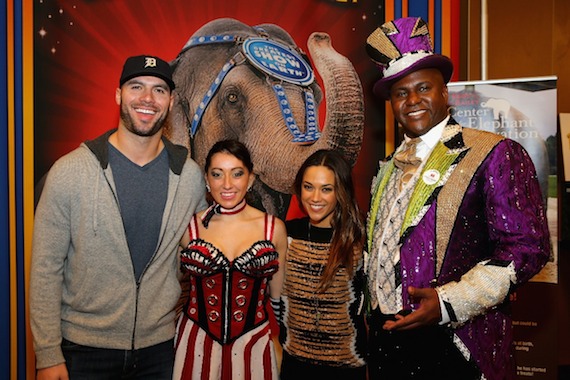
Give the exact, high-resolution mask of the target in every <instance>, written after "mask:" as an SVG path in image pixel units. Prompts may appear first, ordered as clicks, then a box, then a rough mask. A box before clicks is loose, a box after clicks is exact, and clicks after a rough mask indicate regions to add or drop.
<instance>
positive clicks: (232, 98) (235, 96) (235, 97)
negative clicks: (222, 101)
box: [228, 93, 238, 103]
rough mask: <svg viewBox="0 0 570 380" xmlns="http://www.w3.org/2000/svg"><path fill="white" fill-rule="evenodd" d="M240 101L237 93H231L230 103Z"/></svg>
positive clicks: (229, 95)
mask: <svg viewBox="0 0 570 380" xmlns="http://www.w3.org/2000/svg"><path fill="white" fill-rule="evenodd" d="M237 101H238V96H237V94H235V93H230V94H228V102H230V103H237Z"/></svg>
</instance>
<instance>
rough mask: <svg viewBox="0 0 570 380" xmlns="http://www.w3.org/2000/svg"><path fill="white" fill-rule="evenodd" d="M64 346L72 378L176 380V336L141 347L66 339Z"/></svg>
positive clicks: (83, 379) (89, 379) (84, 379)
mask: <svg viewBox="0 0 570 380" xmlns="http://www.w3.org/2000/svg"><path fill="white" fill-rule="evenodd" d="M61 349H62V350H63V356H64V357H65V361H66V363H65V364H66V366H67V371H68V372H69V378H70V379H71V380H74V379H82V380H120V379H123V380H124V379H129V380H134V379H137V380H142V379H145V380H172V369H173V366H174V342H173V341H172V339H171V340H168V341H166V342H164V343H160V344H157V345H154V346H151V347H147V348H141V349H138V350H115V349H106V348H94V347H87V346H81V345H79V344H75V343H73V342H70V341H68V340H66V339H63V342H62V343H61Z"/></svg>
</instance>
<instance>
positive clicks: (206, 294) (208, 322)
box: [174, 140, 287, 380]
mask: <svg viewBox="0 0 570 380" xmlns="http://www.w3.org/2000/svg"><path fill="white" fill-rule="evenodd" d="M205 172H206V173H205V176H206V186H207V188H208V191H209V193H210V195H211V197H212V198H213V200H214V203H213V204H212V205H211V206H210V207H209V208H208V209H206V210H204V211H201V212H199V213H197V214H196V215H194V217H193V218H192V219H191V221H190V224H189V226H188V231H187V233H186V235H185V236H184V238H183V239H182V246H183V248H184V250H183V251H182V255H181V265H182V269H183V270H184V271H186V272H187V273H188V274H189V277H190V284H189V293H190V294H189V297H188V301H187V302H186V305H185V306H184V309H183V314H182V316H181V318H180V320H179V322H178V327H177V335H176V356H175V362H174V378H175V379H192V380H200V379H203V380H205V379H208V380H212V379H223V380H236V379H263V380H270V379H273V380H277V379H278V376H279V374H278V369H277V360H276V352H275V349H274V345H273V341H272V334H271V330H270V325H269V320H268V313H267V310H268V305H269V299H270V297H271V298H273V299H276V300H278V299H279V295H280V292H281V287H282V283H283V270H282V269H280V268H282V263H283V262H284V256H285V252H286V250H287V236H286V232H285V225H284V223H283V222H282V221H280V220H279V219H277V218H275V217H274V216H272V215H268V214H266V213H264V212H262V211H259V210H257V209H256V208H254V207H252V206H250V205H248V204H247V202H246V199H245V196H246V193H247V190H248V188H249V187H250V186H251V185H252V183H253V180H254V174H253V163H252V162H251V158H250V155H249V152H248V151H247V148H246V147H245V146H244V145H243V144H242V143H240V142H238V141H236V140H223V141H220V142H217V143H216V144H214V146H213V147H212V148H211V150H210V152H209V154H208V156H207V157H206V165H205ZM274 303H276V304H278V301H276V302H274Z"/></svg>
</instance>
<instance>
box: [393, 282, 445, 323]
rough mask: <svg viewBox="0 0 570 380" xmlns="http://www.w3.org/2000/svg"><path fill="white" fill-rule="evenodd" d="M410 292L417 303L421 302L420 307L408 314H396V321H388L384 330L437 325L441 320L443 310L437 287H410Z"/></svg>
mask: <svg viewBox="0 0 570 380" xmlns="http://www.w3.org/2000/svg"><path fill="white" fill-rule="evenodd" d="M408 294H409V295H410V297H411V298H412V299H413V300H414V302H415V303H419V304H420V306H419V308H418V309H417V310H416V311H414V312H412V313H410V314H408V315H405V316H404V315H401V314H396V320H395V321H386V322H385V323H384V326H383V329H384V330H390V331H391V330H411V329H416V328H418V327H423V326H430V325H435V324H436V323H438V322H439V321H441V310H440V308H439V297H438V295H437V292H436V290H435V289H432V288H414V287H413V286H410V287H409V288H408Z"/></svg>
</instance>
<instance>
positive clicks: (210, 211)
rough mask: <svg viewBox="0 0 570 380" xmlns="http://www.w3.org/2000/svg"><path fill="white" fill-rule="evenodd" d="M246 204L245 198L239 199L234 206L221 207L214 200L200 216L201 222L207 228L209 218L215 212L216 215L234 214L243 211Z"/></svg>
mask: <svg viewBox="0 0 570 380" xmlns="http://www.w3.org/2000/svg"><path fill="white" fill-rule="evenodd" d="M246 205H247V202H246V201H245V198H244V199H242V200H241V202H240V203H238V204H237V205H236V206H235V207H234V208H230V209H227V208H223V207H222V206H221V205H220V204H218V203H216V202H214V203H213V204H212V205H211V206H210V207H208V209H207V210H206V212H205V213H204V215H203V216H202V218H201V219H202V224H203V225H204V227H205V228H208V224H210V219H212V217H213V216H214V215H215V214H218V215H234V214H237V213H238V212H241V211H243V209H245V206H246Z"/></svg>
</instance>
